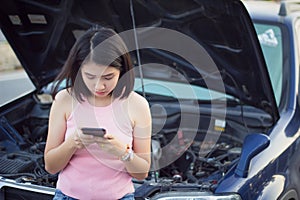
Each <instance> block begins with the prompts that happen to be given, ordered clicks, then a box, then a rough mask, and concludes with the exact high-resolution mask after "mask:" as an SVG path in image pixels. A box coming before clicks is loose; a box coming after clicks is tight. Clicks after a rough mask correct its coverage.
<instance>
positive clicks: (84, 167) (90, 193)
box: [57, 99, 134, 200]
mask: <svg viewBox="0 0 300 200" xmlns="http://www.w3.org/2000/svg"><path fill="white" fill-rule="evenodd" d="M126 102H127V101H126V100H118V99H117V100H115V101H113V103H112V104H110V105H109V106H106V107H95V106H92V105H90V104H89V103H88V101H85V102H83V103H81V104H77V105H75V106H74V108H73V112H72V113H71V115H70V117H69V118H68V120H67V131H66V134H65V138H67V137H68V136H69V135H70V134H71V133H73V132H74V131H75V130H76V129H78V128H81V127H84V126H86V127H101V128H105V129H106V130H107V132H108V133H110V134H113V135H114V136H115V137H116V138H118V139H119V140H120V141H122V142H124V144H130V145H132V131H133V129H132V122H131V120H130V119H129V116H128V112H126V110H125V109H124V103H126ZM125 107H126V106H125ZM131 180H132V177H131V176H130V175H129V174H128V173H127V172H126V169H125V166H124V164H123V162H122V161H120V160H119V159H118V158H117V157H115V156H112V155H110V154H108V153H106V152H104V151H101V148H100V147H99V146H98V145H96V144H92V145H90V146H88V147H87V148H86V149H80V150H77V151H76V152H75V154H74V155H73V157H72V158H71V160H70V162H69V164H68V165H67V166H66V167H65V168H64V169H63V170H62V171H61V172H60V173H59V177H58V182H57V188H58V189H60V190H61V191H62V192H63V193H64V194H66V195H68V196H71V197H74V198H77V199H84V200H89V199H97V200H100V199H105V200H109V199H113V200H116V199H119V198H121V197H123V196H124V195H126V194H128V193H132V192H134V187H133V183H132V181H131Z"/></svg>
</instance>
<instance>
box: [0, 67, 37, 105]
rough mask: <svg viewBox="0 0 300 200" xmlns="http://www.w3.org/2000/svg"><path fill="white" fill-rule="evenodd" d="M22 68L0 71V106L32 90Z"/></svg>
mask: <svg viewBox="0 0 300 200" xmlns="http://www.w3.org/2000/svg"><path fill="white" fill-rule="evenodd" d="M34 88H35V87H34V85H33V84H32V82H31V81H30V79H29V78H28V76H27V74H26V73H25V71H24V70H12V71H0V106H3V105H5V104H7V103H9V102H11V101H13V100H14V99H17V98H19V97H21V96H23V95H25V94H27V93H28V92H30V91H32V90H34Z"/></svg>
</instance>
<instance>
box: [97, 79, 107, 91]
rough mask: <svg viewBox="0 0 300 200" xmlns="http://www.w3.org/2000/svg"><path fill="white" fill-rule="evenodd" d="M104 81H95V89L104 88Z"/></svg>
mask: <svg viewBox="0 0 300 200" xmlns="http://www.w3.org/2000/svg"><path fill="white" fill-rule="evenodd" d="M105 87H106V86H105V83H104V82H103V81H100V80H99V81H97V83H96V85H95V89H96V90H103V89H105Z"/></svg>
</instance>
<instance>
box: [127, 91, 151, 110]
mask: <svg viewBox="0 0 300 200" xmlns="http://www.w3.org/2000/svg"><path fill="white" fill-rule="evenodd" d="M128 101H129V105H133V106H135V107H136V106H143V107H144V106H147V107H148V106H149V104H148V101H147V99H146V98H145V97H143V96H142V95H140V94H138V93H136V92H134V91H133V92H131V93H130V94H129V96H128Z"/></svg>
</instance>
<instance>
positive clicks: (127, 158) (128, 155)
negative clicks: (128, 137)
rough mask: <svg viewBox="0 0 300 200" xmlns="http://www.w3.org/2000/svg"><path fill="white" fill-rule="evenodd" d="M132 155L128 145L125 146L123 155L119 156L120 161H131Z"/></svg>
mask: <svg viewBox="0 0 300 200" xmlns="http://www.w3.org/2000/svg"><path fill="white" fill-rule="evenodd" d="M133 153H134V152H133V150H132V149H131V148H130V146H129V144H127V145H126V151H125V154H124V155H123V156H121V158H120V160H121V161H124V162H128V161H131V160H132V159H133Z"/></svg>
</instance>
